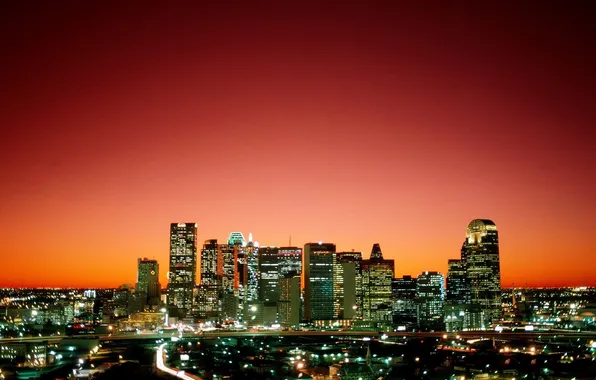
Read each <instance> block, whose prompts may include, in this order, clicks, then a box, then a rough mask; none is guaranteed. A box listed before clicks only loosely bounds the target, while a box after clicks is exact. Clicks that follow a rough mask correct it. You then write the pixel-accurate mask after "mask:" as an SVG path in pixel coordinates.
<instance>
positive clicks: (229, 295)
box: [217, 239, 239, 320]
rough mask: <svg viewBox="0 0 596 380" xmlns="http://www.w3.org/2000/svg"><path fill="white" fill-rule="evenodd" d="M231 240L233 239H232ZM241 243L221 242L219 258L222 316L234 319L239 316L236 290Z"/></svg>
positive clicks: (218, 271)
mask: <svg viewBox="0 0 596 380" xmlns="http://www.w3.org/2000/svg"><path fill="white" fill-rule="evenodd" d="M230 240H231V239H230ZM238 247H239V245H234V244H221V245H220V246H219V252H218V260H217V280H218V285H219V289H220V300H221V318H222V319H224V320H234V319H236V318H237V316H238V297H237V296H236V294H235V292H236V290H235V284H234V278H235V271H236V264H235V257H236V253H235V252H236V250H237V249H238Z"/></svg>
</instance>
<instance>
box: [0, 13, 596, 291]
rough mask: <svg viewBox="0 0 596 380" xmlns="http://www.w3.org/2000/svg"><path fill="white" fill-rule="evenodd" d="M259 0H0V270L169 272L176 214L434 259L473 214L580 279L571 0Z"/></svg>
mask: <svg viewBox="0 0 596 380" xmlns="http://www.w3.org/2000/svg"><path fill="white" fill-rule="evenodd" d="M199 3H201V2H199ZM276 3H277V2H271V4H268V3H258V5H255V4H257V3H251V5H250V6H249V5H247V4H245V3H238V6H236V7H229V8H225V7H223V6H221V7H220V6H218V7H216V6H209V7H208V6H206V5H204V4H193V3H190V4H193V5H188V6H183V5H181V4H178V5H177V6H172V5H171V4H166V3H163V4H161V5H160V6H158V5H156V4H154V5H151V6H150V5H147V4H145V5H144V6H143V7H142V8H140V7H135V6H133V5H131V4H129V3H126V4H121V3H114V4H110V3H109V2H101V3H95V4H89V3H87V2H73V3H71V4H70V5H69V6H68V7H66V6H59V5H57V4H51V3H47V2H40V3H39V4H37V5H32V3H27V4H24V3H20V4H19V3H16V4H15V5H13V7H12V8H9V9H6V11H4V12H0V24H1V25H2V26H1V28H2V33H0V36H1V37H0V38H1V44H2V45H1V47H2V51H3V53H2V57H3V58H2V60H1V61H0V65H2V67H1V73H0V83H2V88H3V90H2V94H1V95H0V96H2V98H3V99H2V102H1V105H0V125H2V138H1V139H0V148H1V149H0V159H1V160H2V161H1V162H2V163H1V165H0V175H1V178H2V182H1V186H0V257H1V261H0V268H2V269H1V271H2V275H1V276H0V286H85V287H95V286H118V285H120V284H122V283H134V282H135V276H136V259H137V258H138V257H150V258H156V259H157V260H159V262H160V265H161V267H160V271H161V275H162V282H163V283H164V284H165V283H166V280H165V274H166V272H167V270H168V268H167V266H168V264H167V260H168V248H169V247H168V244H169V241H168V238H169V224H170V223H171V222H178V221H185V222H186V221H196V222H197V223H198V224H199V241H200V242H202V241H204V240H206V239H210V238H217V239H219V240H220V241H223V240H225V239H226V238H227V236H228V234H229V232H230V231H242V232H244V234H245V235H248V232H252V233H253V234H254V237H255V240H257V241H259V242H260V243H261V244H265V245H286V244H287V243H288V239H289V236H290V235H291V236H292V243H293V244H295V245H299V246H302V245H303V244H304V243H306V242H309V241H319V240H324V241H327V242H333V243H336V244H337V247H338V249H339V250H351V249H355V250H358V251H363V252H365V256H366V257H367V256H368V254H369V253H370V249H371V246H372V244H373V243H375V242H379V243H380V244H381V247H382V249H383V252H384V254H385V256H386V257H388V258H393V259H395V260H396V264H395V268H396V272H397V273H396V274H397V275H402V274H413V275H417V274H419V273H420V272H422V271H423V270H439V271H441V272H443V273H445V272H446V268H447V260H448V259H449V258H457V257H459V252H460V247H461V243H462V242H463V239H464V237H465V228H466V226H467V224H468V223H469V221H470V220H472V219H474V218H488V219H492V220H493V221H494V222H495V223H496V224H497V227H498V229H499V236H500V243H501V245H500V247H501V273H502V282H503V285H504V286H510V285H511V284H512V283H515V284H516V285H519V286H522V285H525V284H526V283H528V285H530V286H547V285H577V284H586V285H596V276H594V269H593V268H594V267H596V259H595V257H596V243H595V239H592V238H591V235H592V234H593V231H592V230H593V226H594V225H595V224H596V223H595V222H596V220H595V215H596V204H595V203H596V202H595V200H594V194H596V183H595V182H596V180H595V178H596V176H595V161H596V159H595V157H596V155H595V154H594V152H593V151H594V142H595V138H594V136H593V134H594V133H593V132H592V130H593V128H594V125H596V123H595V122H596V111H595V109H596V108H595V107H594V104H593V102H594V99H595V98H596V97H595V95H596V94H595V88H596V79H595V78H596V76H595V75H594V67H596V54H595V51H594V49H593V41H594V37H596V36H594V28H593V22H592V17H591V16H590V15H593V13H591V11H590V10H587V9H581V6H580V5H579V4H574V5H565V8H562V7H563V5H560V6H561V8H560V9H558V8H555V7H554V6H551V5H548V4H540V5H536V4H534V5H532V6H529V5H527V6H525V5H517V6H509V5H507V4H502V3H501V4H500V5H499V6H496V5H492V4H491V3H489V2H482V4H476V5H475V7H476V8H461V7H455V6H454V7H447V6H445V5H442V6H441V7H438V8H436V9H433V10H428V9H426V10H423V9H415V8H413V7H404V6H403V5H401V6H400V5H397V4H395V2H378V3H368V2H367V4H368V5H367V6H366V7H364V6H360V7H358V6H344V5H342V8H338V7H333V6H331V5H327V6H322V5H318V4H315V3H313V4H309V3H308V2H300V4H301V5H300V6H298V5H296V6H294V5H289V4H290V2H281V3H277V4H276ZM273 4H276V5H273ZM363 4H364V2H363ZM495 4H496V3H495ZM573 7H576V8H573Z"/></svg>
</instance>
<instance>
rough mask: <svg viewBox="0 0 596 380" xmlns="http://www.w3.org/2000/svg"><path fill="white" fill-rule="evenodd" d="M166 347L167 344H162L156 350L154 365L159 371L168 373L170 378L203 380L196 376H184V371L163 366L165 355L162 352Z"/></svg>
mask: <svg viewBox="0 0 596 380" xmlns="http://www.w3.org/2000/svg"><path fill="white" fill-rule="evenodd" d="M166 345H167V343H162V344H161V345H160V346H159V347H158V348H157V352H156V353H155V365H156V367H157V368H158V369H159V370H160V371H163V372H165V373H169V374H170V375H172V376H176V377H177V378H180V379H184V380H203V379H201V378H200V377H198V376H195V375H189V374H186V373H185V372H184V371H178V370H176V369H174V368H169V367H166V365H165V364H164V359H163V358H164V356H165V354H166V353H165V351H164V347H165V346H166Z"/></svg>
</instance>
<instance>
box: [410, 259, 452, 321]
mask: <svg viewBox="0 0 596 380" xmlns="http://www.w3.org/2000/svg"><path fill="white" fill-rule="evenodd" d="M444 281H445V279H444V277H443V275H442V274H441V273H439V272H429V271H426V272H423V273H422V274H421V275H419V276H418V278H417V279H416V303H417V307H418V326H419V328H420V329H421V330H439V331H440V330H443V327H444V326H443V306H444V302H445V283H444Z"/></svg>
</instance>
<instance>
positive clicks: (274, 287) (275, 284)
mask: <svg viewBox="0 0 596 380" xmlns="http://www.w3.org/2000/svg"><path fill="white" fill-rule="evenodd" d="M278 254H279V248H277V247H259V271H260V273H261V280H260V282H261V284H260V286H259V291H260V294H259V299H260V300H261V301H263V302H277V301H278V300H279V279H280V276H279V258H278Z"/></svg>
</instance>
